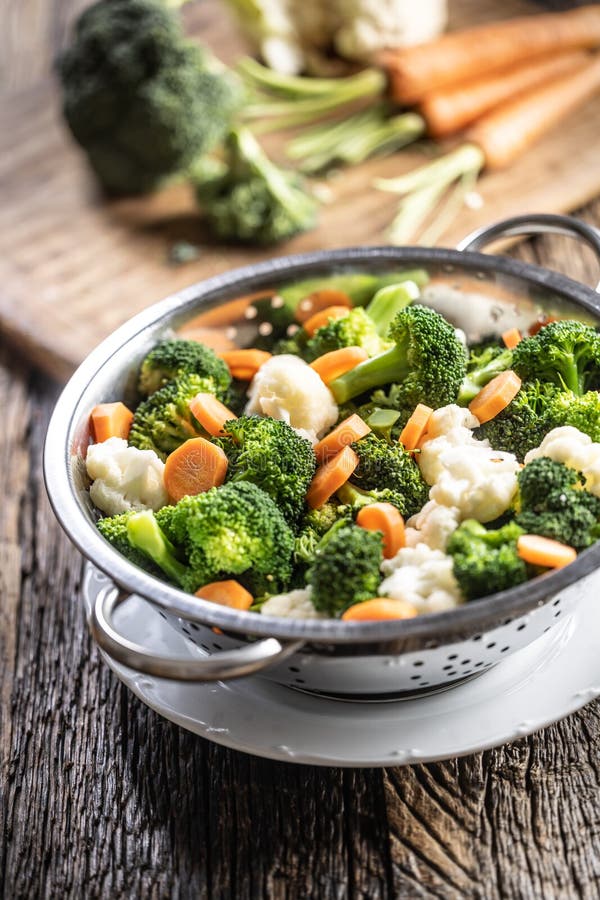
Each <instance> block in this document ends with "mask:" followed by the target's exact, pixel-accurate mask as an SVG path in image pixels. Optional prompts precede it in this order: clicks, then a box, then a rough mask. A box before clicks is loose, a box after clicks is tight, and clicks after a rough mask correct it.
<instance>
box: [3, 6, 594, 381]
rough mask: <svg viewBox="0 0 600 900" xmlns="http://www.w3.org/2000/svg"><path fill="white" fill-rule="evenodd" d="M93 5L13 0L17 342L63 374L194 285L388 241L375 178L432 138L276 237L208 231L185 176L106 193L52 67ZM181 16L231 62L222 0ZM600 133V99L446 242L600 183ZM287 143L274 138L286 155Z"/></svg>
mask: <svg viewBox="0 0 600 900" xmlns="http://www.w3.org/2000/svg"><path fill="white" fill-rule="evenodd" d="M83 5H85V3H84V2H83V0H69V2H67V0H62V2H61V0H51V2H45V3H42V2H39V0H26V2H21V3H10V2H8V0H4V6H5V7H6V16H5V19H4V20H3V21H4V22H5V28H4V29H3V34H2V35H1V36H0V76H1V75H2V74H4V75H5V76H6V77H5V84H7V85H8V86H9V87H11V88H12V87H14V90H8V91H6V92H5V94H4V99H3V101H2V103H1V104H0V191H1V195H2V199H3V204H2V208H1V209H0V328H1V329H2V331H3V332H4V334H5V335H7V336H8V337H10V338H11V340H12V341H13V344H14V345H15V346H16V347H18V348H19V350H20V352H21V353H23V354H26V355H27V356H28V358H30V359H32V360H33V361H34V362H35V363H36V364H37V365H38V366H40V367H41V368H42V369H44V370H45V371H47V372H50V373H51V374H53V375H55V376H56V377H58V378H62V379H64V378H66V377H67V376H68V375H69V374H70V372H71V371H72V370H73V368H74V367H75V366H76V365H77V364H78V363H79V362H80V361H81V360H82V359H83V358H84V356H85V355H86V354H87V353H88V352H89V351H90V350H91V349H92V348H93V347H94V346H95V345H96V344H97V343H98V342H99V341H100V340H101V339H102V338H103V337H105V336H106V335H107V334H108V333H110V332H111V331H112V330H113V329H114V328H115V327H116V326H117V325H119V324H120V323H121V322H123V321H124V320H125V319H127V318H128V317H129V316H131V315H133V314H134V313H135V312H138V311H139V310H141V309H143V308H144V307H146V306H147V305H149V304H150V303H153V302H154V301H156V300H159V299H161V298H162V297H164V296H166V295H167V294H169V293H171V292H173V291H175V290H178V289H179V288H181V287H184V286H185V285H187V284H190V283H192V282H194V281H198V280H200V279H202V278H205V277H207V276H209V275H213V274H216V273H218V272H222V271H224V270H226V269H231V268H234V267H235V266H238V265H242V264H245V263H247V262H251V261H253V260H257V259H261V258H264V257H266V256H272V255H281V254H283V253H291V252H299V251H305V250H312V249H315V248H323V247H338V246H348V245H354V244H374V243H382V242H384V241H385V238H384V232H385V228H386V226H387V224H388V223H389V222H390V220H391V218H392V217H393V214H394V210H395V208H396V204H397V200H396V198H395V197H394V196H393V195H388V194H383V193H381V192H378V191H375V190H374V189H373V188H372V187H371V182H372V179H373V177H374V176H375V175H383V176H390V175H394V174H398V173H399V172H401V171H405V170H407V169H409V168H411V167H413V166H414V165H417V164H419V163H421V162H423V160H425V159H426V158H427V157H426V156H424V155H423V152H422V151H406V152H404V153H402V154H396V155H395V156H394V157H392V158H390V159H386V160H372V161H369V162H367V163H365V164H364V165H361V166H358V167H354V168H352V169H351V170H346V171H345V172H344V173H343V175H342V176H341V177H337V178H335V179H333V180H330V182H329V183H328V185H329V188H330V191H331V197H332V202H331V203H328V204H326V205H325V206H324V207H323V211H322V216H321V226H320V227H319V228H318V229H316V230H315V231H312V232H310V233H308V234H305V235H301V236H299V237H297V238H295V239H294V240H292V241H289V242H287V243H285V244H284V245H281V246H280V247H278V248H277V249H276V250H268V251H265V250H260V251H259V250H248V249H240V248H233V247H222V246H221V247H217V246H215V245H214V244H211V242H210V238H209V235H208V234H207V233H206V231H205V230H204V228H203V226H202V223H201V221H200V218H199V215H198V211H197V209H196V208H195V205H194V202H193V198H192V196H191V192H190V190H189V189H187V188H185V187H183V186H179V187H173V188H170V189H168V190H165V191H163V192H161V193H159V194H156V195H155V196H153V197H150V198H145V199H138V200H121V201H118V202H114V201H113V202H110V203H108V202H106V201H105V200H103V199H102V198H101V197H100V196H99V195H98V193H97V191H96V187H95V184H94V182H93V179H92V178H91V176H90V173H89V171H88V169H87V166H86V165H85V162H84V160H83V157H82V155H81V153H80V151H79V150H78V148H77V147H76V146H75V145H74V144H73V143H72V142H71V141H70V139H69V137H68V135H67V133H66V131H65V128H64V126H63V124H62V121H61V118H60V113H59V98H58V92H57V89H56V87H55V84H54V80H53V77H52V75H51V74H50V70H51V61H52V58H53V56H54V55H55V53H56V51H57V49H58V48H59V47H60V46H62V45H63V44H64V41H65V39H66V35H67V27H68V24H69V22H70V21H71V20H72V18H73V15H74V14H75V12H76V11H77V10H78V9H79V8H81V7H82V6H83ZM450 8H451V13H452V18H451V25H452V26H453V27H456V26H459V25H461V24H464V23H465V22H476V21H482V20H486V19H490V18H498V17H505V16H510V15H515V14H518V13H523V12H531V11H539V7H537V6H536V5H535V4H534V3H531V2H528V0H506V2H505V3H502V4H498V3H496V2H495V0H453V2H451V4H450ZM185 18H186V24H187V27H188V30H189V32H190V33H191V34H194V35H197V36H198V37H200V38H201V39H202V40H204V41H206V43H208V44H209V46H211V47H212V48H213V49H214V50H215V51H216V52H217V53H218V54H219V55H220V56H221V57H222V58H223V59H224V60H225V61H226V62H232V61H234V60H235V59H236V57H237V56H238V55H239V53H240V52H242V50H243V49H244V44H243V41H242V40H241V38H240V36H239V33H238V31H237V29H236V27H235V25H234V23H233V22H232V20H231V19H230V18H229V17H228V14H227V12H226V10H225V9H224V7H223V4H222V3H220V2H219V0H202V2H195V3H192V4H190V5H189V6H186V7H185ZM34 49H35V50H36V51H38V52H34ZM2 68H3V69H4V73H3V72H2ZM599 141H600V98H598V100H597V101H596V102H593V103H590V104H589V105H588V107H586V111H585V113H584V114H579V115H574V116H572V117H570V119H569V121H568V123H565V127H564V128H560V129H556V130H555V131H554V132H553V133H552V134H551V135H549V136H548V137H547V138H546V139H545V140H543V141H542V142H541V143H540V144H539V145H538V147H537V149H536V150H535V151H532V152H530V153H529V154H528V155H527V156H526V157H524V158H523V160H522V161H521V162H519V163H518V164H517V165H515V166H513V167H512V168H511V169H510V170H508V171H506V172H498V173H494V174H491V175H488V176H485V177H484V178H483V179H482V180H481V183H480V193H481V197H482V198H483V206H482V207H481V208H480V209H464V210H463V212H462V214H461V216H460V217H459V219H458V220H457V221H456V222H455V224H454V225H453V226H452V227H451V228H450V229H449V230H448V231H447V232H446V233H445V234H444V236H443V238H442V240H441V241H440V243H442V244H445V245H453V244H455V243H456V242H457V240H458V239H459V238H460V237H463V236H464V235H465V234H467V233H468V232H469V231H470V230H472V229H473V228H475V227H479V226H480V225H482V224H487V223H489V222H491V221H493V220H496V219H499V218H501V217H503V216H507V215H513V214H516V213H521V212H527V211H537V212H544V211H545V212H552V211H564V210H567V209H574V208H575V207H577V206H579V205H581V204H582V203H584V202H585V201H587V200H589V199H590V198H591V197H593V196H595V195H596V194H598V193H600V154H599V153H598V150H597V148H598V142H599ZM281 143H282V142H281V141H279V142H277V141H275V145H274V150H275V152H276V153H277V152H278V151H279V154H280V155H281ZM181 239H185V240H188V241H191V242H192V243H194V244H196V245H198V246H200V248H201V253H200V257H199V259H198V260H197V261H195V262H193V263H189V264H186V265H184V266H180V267H173V266H171V265H169V263H168V261H167V258H168V253H169V249H170V247H172V245H173V243H174V242H175V241H177V240H181Z"/></svg>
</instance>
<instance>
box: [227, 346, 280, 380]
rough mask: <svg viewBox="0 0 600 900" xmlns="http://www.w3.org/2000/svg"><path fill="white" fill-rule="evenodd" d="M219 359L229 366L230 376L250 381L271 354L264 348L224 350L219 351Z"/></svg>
mask: <svg viewBox="0 0 600 900" xmlns="http://www.w3.org/2000/svg"><path fill="white" fill-rule="evenodd" d="M219 356H220V357H221V359H222V360H223V361H224V362H225V363H226V364H227V366H228V367H229V371H230V372H231V376H232V378H236V379H237V380H238V381H252V379H253V378H254V376H255V375H256V373H257V372H258V370H259V369H260V367H261V366H262V365H264V364H265V363H266V362H268V360H270V359H271V354H270V353H267V351H266V350H254V349H252V348H250V349H248V350H225V351H223V352H222V353H219Z"/></svg>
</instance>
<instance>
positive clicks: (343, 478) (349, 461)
mask: <svg viewBox="0 0 600 900" xmlns="http://www.w3.org/2000/svg"><path fill="white" fill-rule="evenodd" d="M357 466H358V456H357V455H356V453H355V452H354V450H353V449H352V447H344V449H343V450H340V452H339V453H336V455H335V456H334V457H333V458H332V459H330V460H329V461H328V462H326V463H325V464H324V465H322V466H321V467H320V468H318V469H317V471H316V473H315V476H314V478H313V480H312V481H311V483H310V487H309V488H308V492H307V494H306V502H307V503H308V505H309V506H310V508H311V509H320V507H321V506H323V504H324V503H327V501H328V500H329V498H330V497H331V496H332V495H333V494H335V492H336V491H337V490H338V489H339V488H341V486H342V485H343V484H345V483H346V482H347V481H348V479H349V478H350V476H351V475H352V473H353V472H354V470H355V469H356V467H357Z"/></svg>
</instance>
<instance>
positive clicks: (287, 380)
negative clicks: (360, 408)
mask: <svg viewBox="0 0 600 900" xmlns="http://www.w3.org/2000/svg"><path fill="white" fill-rule="evenodd" d="M244 412H245V413H246V414H247V415H252V414H254V415H258V416H271V418H273V419H280V420H281V421H283V422H287V423H288V425H291V426H292V428H294V429H295V431H297V432H298V434H300V435H301V436H302V437H305V438H307V439H308V440H309V441H310V442H311V444H313V446H314V444H316V443H317V441H318V440H319V438H321V437H322V436H323V435H324V434H325V433H326V432H327V431H329V429H330V428H331V427H332V426H333V425H335V423H336V422H337V419H338V408H337V404H336V402H335V401H334V399H333V394H332V393H331V391H330V390H329V388H328V387H326V385H325V384H324V383H323V381H322V380H321V378H320V376H319V375H317V373H316V372H315V370H314V369H311V367H310V366H309V365H308V364H307V363H305V362H304V360H302V359H300V358H299V357H298V356H293V355H292V354H288V353H283V354H281V356H273V357H272V358H271V359H270V360H268V361H267V362H266V363H264V365H262V366H261V367H260V369H259V370H258V372H257V373H256V375H255V376H254V379H253V380H252V384H251V385H250V390H249V391H248V403H247V404H246V409H245V410H244Z"/></svg>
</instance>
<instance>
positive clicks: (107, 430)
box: [90, 401, 133, 444]
mask: <svg viewBox="0 0 600 900" xmlns="http://www.w3.org/2000/svg"><path fill="white" fill-rule="evenodd" d="M90 419H91V423H92V430H93V432H94V440H95V441H96V443H97V444H100V443H101V442H102V441H107V440H108V439H109V438H111V437H118V438H123V439H124V440H127V438H128V437H129V429H130V428H131V423H132V421H133V413H132V412H131V410H130V409H127V407H126V406H125V404H124V403H121V402H120V401H119V402H117V403H99V404H98V406H95V407H94V408H93V410H92V412H91V416H90Z"/></svg>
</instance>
